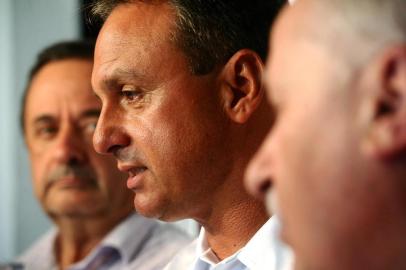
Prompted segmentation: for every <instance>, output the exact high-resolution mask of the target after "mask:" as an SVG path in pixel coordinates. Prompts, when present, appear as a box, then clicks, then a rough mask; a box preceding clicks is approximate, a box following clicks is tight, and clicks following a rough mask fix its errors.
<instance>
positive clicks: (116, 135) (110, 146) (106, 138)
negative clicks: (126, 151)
mask: <svg viewBox="0 0 406 270" xmlns="http://www.w3.org/2000/svg"><path fill="white" fill-rule="evenodd" d="M117 115H118V113H117V112H111V113H110V112H108V111H107V110H102V112H101V114H100V116H99V120H98V121H97V126H96V130H95V132H94V134H93V146H94V149H95V150H96V152H98V153H99V154H114V153H115V151H116V150H118V149H121V148H123V147H126V146H128V145H129V144H130V143H131V139H130V137H129V136H128V135H127V134H126V132H125V129H124V128H123V127H124V125H122V123H121V120H120V118H119V117H117ZM112 116H113V117H112Z"/></svg>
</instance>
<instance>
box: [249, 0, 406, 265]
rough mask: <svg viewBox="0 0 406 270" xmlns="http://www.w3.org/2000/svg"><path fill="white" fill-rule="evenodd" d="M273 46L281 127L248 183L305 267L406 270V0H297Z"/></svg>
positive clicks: (270, 66) (271, 79)
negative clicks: (273, 215) (262, 198)
mask: <svg viewBox="0 0 406 270" xmlns="http://www.w3.org/2000/svg"><path fill="white" fill-rule="evenodd" d="M270 48H271V53H270V54H271V55H272V56H271V57H270V58H269V59H268V63H267V68H266V72H265V74H266V75H265V76H266V81H267V85H268V98H269V100H270V101H271V102H272V103H273V104H274V106H275V108H276V123H275V125H274V127H273V128H272V130H271V131H270V133H269V135H268V137H267V139H266V140H265V142H264V144H263V146H262V148H261V149H260V150H259V152H258V154H257V155H256V157H255V158H254V160H253V161H252V163H251V165H250V167H249V170H248V172H247V184H248V186H249V189H250V190H251V191H252V192H253V193H256V194H258V195H260V196H264V195H265V194H266V197H267V203H268V206H269V207H271V205H270V204H271V199H270V198H271V196H272V197H273V198H272V201H277V202H278V206H279V208H278V209H277V211H278V214H279V215H280V217H281V220H282V221H281V223H282V233H283V236H284V239H285V240H286V241H287V242H288V243H289V244H291V246H292V248H293V249H294V251H295V255H296V257H297V260H296V269H300V270H302V269H306V270H307V269H309V270H326V269H329V270H343V269H345V270H359V269H368V270H374V269H376V270H388V269H389V270H398V269H399V270H401V269H406V257H405V254H406V241H405V239H406V181H405V180H406V159H405V158H406V1H403V0H384V1H382V0H356V1H354V0H328V1H324V0H298V1H296V4H294V5H293V7H289V8H285V10H284V12H283V13H282V15H281V16H280V18H279V19H278V21H277V23H276V27H275V29H274V31H273V34H272V38H271V45H270ZM271 187H272V190H275V191H276V194H272V195H271ZM274 195H277V197H275V196H274ZM273 206H274V205H273Z"/></svg>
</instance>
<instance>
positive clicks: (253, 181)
mask: <svg viewBox="0 0 406 270" xmlns="http://www.w3.org/2000/svg"><path fill="white" fill-rule="evenodd" d="M271 167H272V166H271V157H270V155H269V153H267V152H266V148H264V146H262V147H261V148H260V149H259V151H258V152H257V154H256V155H255V156H254V157H253V159H252V160H251V162H250V163H249V165H248V168H247V170H246V173H245V179H244V180H245V186H246V188H247V190H248V192H249V193H250V194H252V195H253V196H255V197H257V198H260V199H264V198H265V195H266V193H267V192H269V191H270V189H271V187H272V173H271V171H272V168H271Z"/></svg>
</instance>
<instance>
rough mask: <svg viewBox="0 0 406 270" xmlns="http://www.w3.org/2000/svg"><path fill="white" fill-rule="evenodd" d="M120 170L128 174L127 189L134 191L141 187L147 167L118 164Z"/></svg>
mask: <svg viewBox="0 0 406 270" xmlns="http://www.w3.org/2000/svg"><path fill="white" fill-rule="evenodd" d="M118 169H119V170H120V171H122V172H126V173H128V179H127V188H128V189H132V190H134V189H137V188H139V187H140V186H141V182H142V178H143V175H144V172H145V171H146V170H147V167H145V166H130V165H121V164H118Z"/></svg>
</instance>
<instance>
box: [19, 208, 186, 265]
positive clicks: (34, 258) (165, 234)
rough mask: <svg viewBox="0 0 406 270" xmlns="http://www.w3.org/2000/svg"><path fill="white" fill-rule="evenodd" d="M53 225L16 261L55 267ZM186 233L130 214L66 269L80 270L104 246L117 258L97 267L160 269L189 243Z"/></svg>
mask: <svg viewBox="0 0 406 270" xmlns="http://www.w3.org/2000/svg"><path fill="white" fill-rule="evenodd" d="M57 234H58V232H57V230H56V229H55V228H54V229H52V230H51V231H50V232H48V233H47V234H46V235H45V236H44V237H42V238H41V239H40V240H39V241H38V242H37V243H35V244H34V245H33V246H32V247H31V248H30V249H29V250H28V251H26V252H25V253H24V254H23V255H22V256H21V257H20V258H19V259H18V260H17V261H19V262H22V263H23V264H24V266H25V268H24V270H57V269H58V265H57V263H56V260H55V252H54V243H55V239H56V237H57ZM189 242H190V240H189V237H188V236H186V234H185V233H183V232H182V231H180V230H179V229H177V228H175V227H174V226H172V225H167V224H161V223H158V222H157V221H154V220H152V219H147V218H144V217H142V216H140V215H137V214H133V215H131V216H129V217H128V218H127V219H126V220H124V221H123V222H121V223H120V224H119V225H117V226H116V227H115V228H114V229H113V230H112V231H111V232H110V233H109V234H108V235H106V237H105V238H104V239H103V240H102V242H101V243H100V244H99V245H98V246H97V247H96V248H95V249H94V250H93V251H92V252H91V253H90V254H89V255H88V256H87V257H86V258H84V259H83V260H82V261H80V262H78V263H76V264H74V265H72V266H71V267H69V270H83V269H84V268H85V267H86V266H88V264H89V263H90V262H91V261H92V260H93V258H94V257H96V256H97V255H98V253H99V252H100V251H101V250H102V249H103V248H105V247H108V248H110V247H112V248H115V249H116V250H117V251H118V253H119V256H118V259H117V260H114V262H113V263H111V262H109V264H108V265H107V264H106V265H103V266H100V267H98V269H100V270H102V269H103V270H105V269H106V270H107V269H108V270H119V269H120V270H124V269H137V270H161V269H162V268H163V266H164V265H165V264H166V263H167V262H168V261H169V260H170V259H171V258H172V257H173V255H174V254H175V253H176V252H177V251H179V249H181V248H183V247H184V246H185V245H187V243H189Z"/></svg>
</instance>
